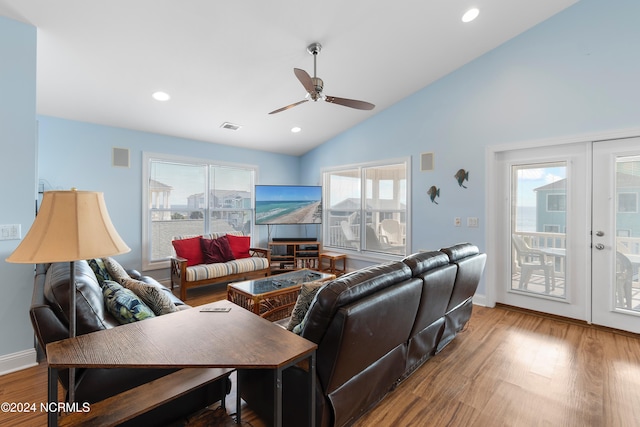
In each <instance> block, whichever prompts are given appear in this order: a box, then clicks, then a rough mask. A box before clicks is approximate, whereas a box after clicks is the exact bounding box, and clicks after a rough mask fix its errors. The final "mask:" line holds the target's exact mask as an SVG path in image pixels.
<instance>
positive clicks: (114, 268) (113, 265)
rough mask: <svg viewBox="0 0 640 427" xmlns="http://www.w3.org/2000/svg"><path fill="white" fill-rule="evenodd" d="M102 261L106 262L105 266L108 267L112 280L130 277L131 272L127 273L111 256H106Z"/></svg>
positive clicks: (117, 280) (118, 280)
mask: <svg viewBox="0 0 640 427" xmlns="http://www.w3.org/2000/svg"><path fill="white" fill-rule="evenodd" d="M102 262H103V263H104V266H105V267H106V268H107V271H108V272H109V276H111V280H114V281H116V282H120V281H121V280H122V279H128V278H129V274H128V273H127V271H126V270H125V269H124V268H123V267H122V266H121V265H120V263H118V261H116V260H115V259H113V258H111V257H106V258H102Z"/></svg>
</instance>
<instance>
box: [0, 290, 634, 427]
mask: <svg viewBox="0 0 640 427" xmlns="http://www.w3.org/2000/svg"><path fill="white" fill-rule="evenodd" d="M189 292H190V294H189V296H190V298H189V300H188V301H187V302H188V303H189V304H191V305H194V306H195V305H200V304H204V303H207V302H211V301H214V300H218V299H221V298H225V297H226V288H225V287H224V286H219V285H218V286H211V287H208V288H202V289H194V290H190V291H189ZM46 383H47V376H46V366H44V364H41V365H40V366H38V367H34V368H29V369H25V370H23V371H20V372H16V373H12V374H8V375H5V376H2V377H0V401H2V402H27V403H36V404H37V405H39V403H40V402H46ZM227 409H228V411H229V412H230V413H231V412H234V411H235V395H234V391H233V390H232V394H231V395H230V396H228V398H227ZM242 414H243V421H244V422H243V425H250V426H252V427H264V423H262V422H261V421H260V420H259V419H257V418H256V417H255V415H254V414H253V413H251V411H250V409H248V408H244V405H243V412H242ZM45 424H46V416H45V414H41V413H32V414H18V413H5V412H0V425H2V426H5V425H6V426H38V425H45ZM445 425H446V426H483V427H484V426H638V425H640V337H639V336H637V335H633V334H625V333H619V332H617V331H612V330H609V329H605V328H599V327H593V326H589V325H584V324H581V323H578V322H573V321H567V320H564V319H558V318H550V317H547V316H542V315H538V314H535V313H528V312H523V311H519V310H515V309H510V308H508V307H498V308H494V309H489V308H485V307H474V310H473V316H472V318H471V321H470V322H469V324H468V325H467V328H466V329H465V330H464V331H463V332H461V333H460V334H459V335H458V336H457V337H456V338H455V339H454V340H453V341H452V342H451V344H449V345H448V346H447V347H446V348H445V349H444V350H443V351H442V352H441V353H439V354H438V355H436V356H435V357H433V358H432V359H431V360H429V361H427V362H426V363H425V364H424V365H423V366H422V367H421V368H420V369H418V370H417V371H416V372H414V374H413V375H412V376H411V377H409V378H408V379H407V380H406V381H404V382H403V383H402V384H401V385H399V386H398V387H397V388H396V389H395V390H394V391H392V392H390V393H389V394H388V395H387V397H386V398H385V399H384V400H383V401H382V402H381V403H380V404H379V405H378V406H376V407H375V408H374V409H373V410H371V411H370V412H369V413H367V414H366V415H365V416H364V417H362V418H361V419H360V420H358V421H357V422H356V424H355V426H356V427H365V426H366V427H369V426H445Z"/></svg>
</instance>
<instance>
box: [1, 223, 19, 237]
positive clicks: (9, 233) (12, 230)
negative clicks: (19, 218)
mask: <svg viewBox="0 0 640 427" xmlns="http://www.w3.org/2000/svg"><path fill="white" fill-rule="evenodd" d="M20 239H22V231H21V227H20V224H8V225H0V240H20Z"/></svg>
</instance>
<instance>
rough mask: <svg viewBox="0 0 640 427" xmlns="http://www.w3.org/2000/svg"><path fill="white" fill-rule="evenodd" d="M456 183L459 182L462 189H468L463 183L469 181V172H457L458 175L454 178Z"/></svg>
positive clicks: (461, 170)
mask: <svg viewBox="0 0 640 427" xmlns="http://www.w3.org/2000/svg"><path fill="white" fill-rule="evenodd" d="M453 177H454V178H455V179H456V181H458V185H459V186H460V187H462V188H467V187H466V186H465V185H464V184H463V182H465V181H467V182H468V181H469V171H466V170H464V169H460V170H459V171H458V172H456V174H455V175H454V176H453Z"/></svg>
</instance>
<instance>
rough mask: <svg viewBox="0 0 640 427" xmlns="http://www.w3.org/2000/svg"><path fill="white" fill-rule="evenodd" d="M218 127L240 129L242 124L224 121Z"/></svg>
mask: <svg viewBox="0 0 640 427" xmlns="http://www.w3.org/2000/svg"><path fill="white" fill-rule="evenodd" d="M220 127H221V128H222V129H229V130H238V129H240V128H241V127H242V126H240V125H235V124H233V123H229V122H224V123H223V124H221V125H220Z"/></svg>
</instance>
